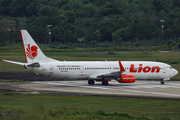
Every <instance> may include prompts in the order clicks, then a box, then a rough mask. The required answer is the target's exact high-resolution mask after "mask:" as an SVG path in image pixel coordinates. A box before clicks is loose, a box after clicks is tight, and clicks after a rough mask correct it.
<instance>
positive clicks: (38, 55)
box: [3, 30, 178, 85]
mask: <svg viewBox="0 0 180 120" xmlns="http://www.w3.org/2000/svg"><path fill="white" fill-rule="evenodd" d="M21 37H22V42H23V45H24V53H25V58H26V62H27V63H21V62H15V61H9V60H3V61H5V62H10V63H14V64H18V65H24V67H25V68H26V69H28V70H31V71H33V72H34V73H36V74H42V75H45V76H50V77H53V78H57V79H66V80H67V79H69V80H88V84H94V81H101V82H102V85H108V81H111V80H116V81H118V82H119V83H133V82H135V80H136V79H159V80H161V84H164V80H170V78H171V77H173V76H175V75H177V74H178V71H177V70H175V69H174V68H172V67H171V66H170V65H168V64H165V63H161V62H148V61H120V60H118V61H79V62H77V61H58V60H54V59H51V58H49V57H46V56H45V55H44V54H43V52H42V51H41V49H40V48H39V47H38V45H37V44H36V43H35V41H34V40H33V39H32V37H31V36H30V35H29V33H28V32H27V30H21Z"/></svg>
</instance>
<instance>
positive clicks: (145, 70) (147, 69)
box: [143, 66, 151, 73]
mask: <svg viewBox="0 0 180 120" xmlns="http://www.w3.org/2000/svg"><path fill="white" fill-rule="evenodd" d="M149 71H151V68H150V67H149V66H146V67H144V69H143V72H144V73H147V72H149Z"/></svg>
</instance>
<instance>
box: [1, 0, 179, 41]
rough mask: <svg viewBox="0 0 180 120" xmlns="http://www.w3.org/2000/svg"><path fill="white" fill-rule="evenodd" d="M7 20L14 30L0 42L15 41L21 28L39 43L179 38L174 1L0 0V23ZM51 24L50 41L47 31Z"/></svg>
mask: <svg viewBox="0 0 180 120" xmlns="http://www.w3.org/2000/svg"><path fill="white" fill-rule="evenodd" d="M6 18H11V20H12V21H14V29H12V30H7V29H4V26H3V25H4V24H6V22H1V26H0V36H1V38H0V41H2V42H5V41H7V40H10V41H18V40H19V38H20V35H19V29H21V28H25V29H27V30H28V31H29V33H30V34H31V35H32V36H33V38H34V39H35V40H37V41H38V42H41V43H48V42H55V43H67V42H77V41H100V42H102V41H110V42H112V41H115V42H120V41H128V40H129V39H131V40H135V39H145V38H146V39H147V38H153V37H160V36H162V26H161V24H162V23H160V20H165V22H164V23H163V24H164V29H163V35H164V36H179V33H180V1H178V0H28V1H27V0H1V1H0V21H3V19H6ZM47 25H52V27H51V28H50V30H51V41H49V36H48V35H49V34H48V33H49V28H48V27H47Z"/></svg>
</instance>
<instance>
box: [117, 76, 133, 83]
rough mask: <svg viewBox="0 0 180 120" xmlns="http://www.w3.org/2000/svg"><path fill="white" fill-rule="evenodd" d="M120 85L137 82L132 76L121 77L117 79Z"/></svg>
mask: <svg viewBox="0 0 180 120" xmlns="http://www.w3.org/2000/svg"><path fill="white" fill-rule="evenodd" d="M116 80H117V81H118V82H119V83H133V82H135V81H136V79H135V76H134V75H131V74H126V75H121V77H120V78H116Z"/></svg>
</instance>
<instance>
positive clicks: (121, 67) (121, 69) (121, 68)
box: [118, 60, 125, 73]
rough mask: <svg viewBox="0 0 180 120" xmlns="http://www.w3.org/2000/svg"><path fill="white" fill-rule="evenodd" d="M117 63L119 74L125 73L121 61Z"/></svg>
mask: <svg viewBox="0 0 180 120" xmlns="http://www.w3.org/2000/svg"><path fill="white" fill-rule="evenodd" d="M118 62H119V67H120V71H121V73H123V72H125V70H124V67H123V66H122V64H121V61H120V60H118Z"/></svg>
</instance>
